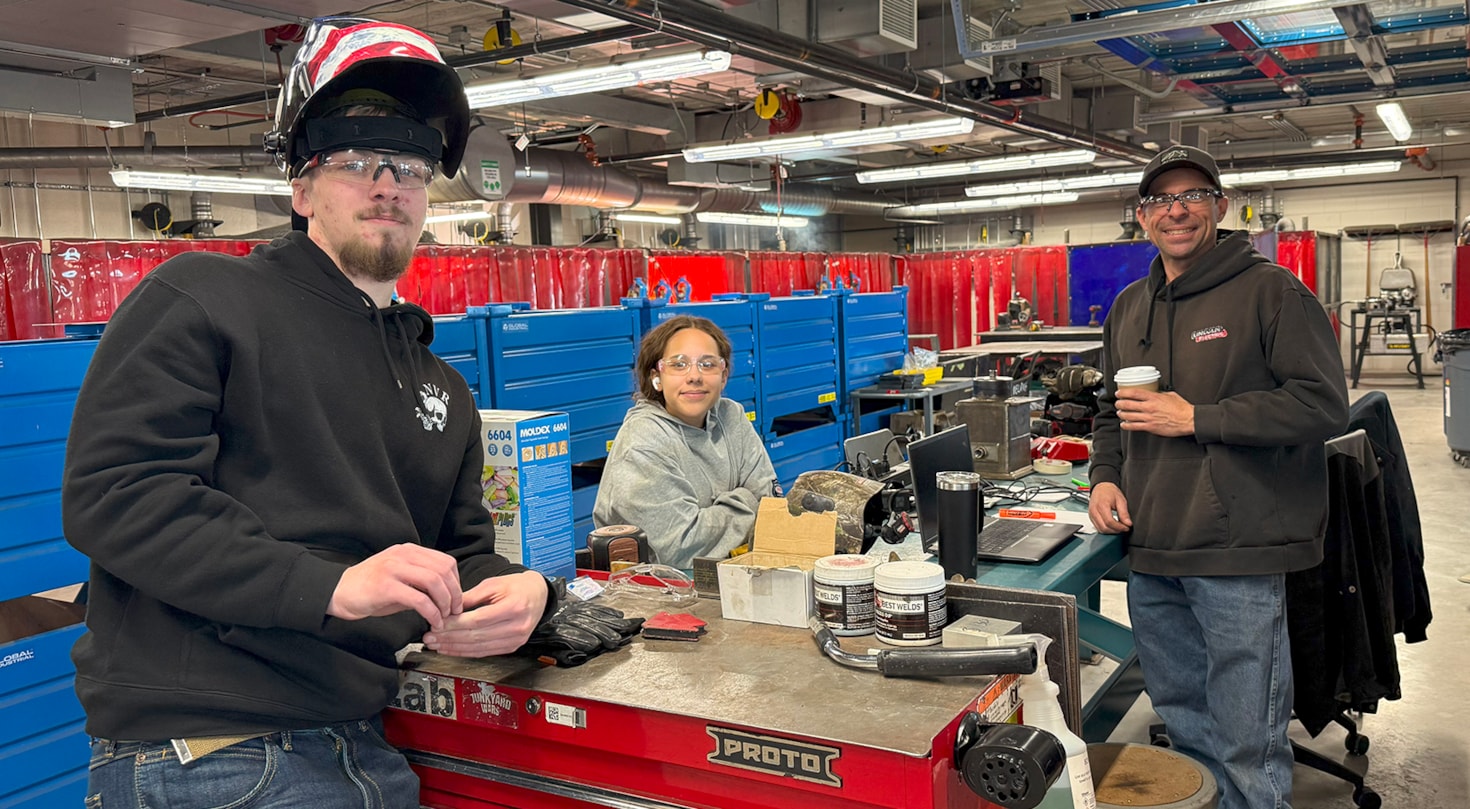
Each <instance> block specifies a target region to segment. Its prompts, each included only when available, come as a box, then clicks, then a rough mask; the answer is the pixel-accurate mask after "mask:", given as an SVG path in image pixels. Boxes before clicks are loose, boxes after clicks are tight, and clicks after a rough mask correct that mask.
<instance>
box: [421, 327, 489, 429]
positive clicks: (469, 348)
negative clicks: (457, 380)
mask: <svg viewBox="0 0 1470 809" xmlns="http://www.w3.org/2000/svg"><path fill="white" fill-rule="evenodd" d="M430 349H431V350H432V351H433V352H434V354H435V355H436V356H438V357H439V358H440V359H442V360H444V361H445V362H447V363H449V366H450V367H451V368H453V369H454V370H456V371H459V372H460V374H461V375H463V376H464V378H465V381H466V382H468V383H469V385H470V395H471V396H473V397H474V398H475V407H478V408H488V407H490V356H489V353H490V352H489V344H488V341H487V340H486V338H485V319H484V318H476V317H466V316H465V315H455V316H451V317H436V318H434V342H433V344H432V345H430Z"/></svg>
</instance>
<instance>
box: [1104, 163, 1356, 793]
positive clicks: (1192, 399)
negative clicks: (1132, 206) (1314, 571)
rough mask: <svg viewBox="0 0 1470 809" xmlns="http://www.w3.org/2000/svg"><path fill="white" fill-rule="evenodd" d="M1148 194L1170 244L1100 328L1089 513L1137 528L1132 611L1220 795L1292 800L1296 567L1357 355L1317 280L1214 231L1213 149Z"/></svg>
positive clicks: (1155, 236)
mask: <svg viewBox="0 0 1470 809" xmlns="http://www.w3.org/2000/svg"><path fill="white" fill-rule="evenodd" d="M1138 193H1139V197H1140V201H1139V205H1138V210H1137V218H1138V221H1139V223H1140V224H1141V225H1142V226H1143V228H1144V231H1145V232H1146V233H1147V234H1148V237H1149V240H1150V241H1151V242H1153V243H1154V245H1155V246H1156V247H1158V248H1159V256H1158V258H1156V259H1154V262H1153V265H1152V266H1151V267H1150V269H1149V275H1148V277H1147V278H1144V279H1141V280H1139V281H1136V282H1134V283H1133V284H1131V285H1129V286H1128V287H1127V288H1126V289H1124V290H1123V291H1122V292H1121V293H1119V295H1118V298H1117V300H1116V301H1114V303H1113V307H1112V309H1111V310H1110V311H1109V313H1108V317H1107V322H1106V323H1104V325H1103V342H1104V345H1105V347H1106V351H1107V358H1106V364H1105V368H1106V370H1107V373H1108V375H1109V379H1108V382H1107V387H1106V391H1105V393H1104V394H1103V395H1102V396H1101V397H1100V398H1099V403H1100V405H1101V412H1100V413H1099V414H1098V417H1097V420H1096V425H1095V431H1094V436H1093V439H1094V445H1093V456H1092V471H1091V477H1092V501H1091V505H1090V507H1089V513H1090V515H1091V517H1092V521H1093V523H1094V524H1095V525H1097V527H1098V528H1099V529H1100V530H1103V531H1107V532H1110V533H1123V534H1127V542H1128V555H1129V563H1130V566H1131V568H1132V574H1131V575H1130V577H1129V580H1128V611H1129V617H1130V620H1131V622H1132V625H1133V633H1134V640H1135V642H1136V644H1137V648H1138V657H1139V661H1140V662H1141V663H1142V665H1143V674H1144V682H1145V685H1146V688H1147V690H1148V693H1149V697H1150V698H1151V700H1152V702H1153V706H1154V710H1156V711H1157V712H1158V714H1159V716H1160V717H1161V718H1162V719H1163V720H1164V722H1165V724H1166V725H1167V727H1168V731H1169V735H1170V739H1171V740H1172V741H1173V743H1174V744H1175V746H1176V747H1177V748H1178V749H1179V750H1180V751H1182V752H1184V753H1186V754H1188V755H1190V756H1193V757H1194V758H1196V759H1198V760H1199V761H1200V762H1201V763H1203V764H1205V765H1206V766H1207V767H1209V769H1210V771H1211V772H1212V773H1213V774H1214V776H1215V780H1216V782H1217V785H1218V787H1219V790H1220V798H1221V799H1220V809H1288V807H1289V806H1290V801H1291V775H1292V754H1291V747H1290V744H1289V743H1288V742H1287V738H1286V726H1287V722H1288V720H1289V719H1290V717H1291V694H1292V675H1291V656H1290V653H1289V646H1288V640H1287V635H1286V620H1285V610H1286V606H1285V574H1286V573H1287V572H1290V571H1294V570H1302V569H1305V568H1310V567H1312V566H1314V565H1316V564H1317V563H1318V562H1320V561H1321V559H1322V537H1323V533H1324V531H1325V528H1326V524H1327V463H1326V454H1325V451H1324V447H1323V442H1324V441H1326V440H1327V439H1328V438H1331V437H1333V436H1335V435H1338V434H1340V433H1341V432H1342V431H1343V429H1344V428H1345V427H1346V425H1347V385H1346V383H1345V381H1344V377H1343V370H1342V358H1341V355H1340V354H1339V352H1338V347H1337V339H1336V334H1335V333H1334V332H1333V329H1332V326H1331V323H1330V322H1329V320H1328V318H1327V314H1326V312H1325V311H1324V310H1323V308H1322V305H1321V304H1320V303H1319V302H1318V301H1317V299H1316V297H1315V296H1314V295H1313V294H1312V292H1311V291H1310V290H1308V289H1307V288H1306V287H1305V286H1303V285H1302V283H1301V282H1300V281H1298V280H1297V279H1296V278H1295V277H1293V276H1292V275H1291V273H1290V272H1288V271H1287V270H1286V269H1284V268H1282V267H1279V266H1277V265H1274V264H1271V263H1270V262H1269V261H1267V260H1266V258H1265V257H1264V256H1262V255H1260V254H1259V253H1257V252H1256V251H1255V250H1254V249H1252V247H1251V243H1250V239H1249V238H1248V236H1247V234H1245V233H1243V232H1231V231H1217V230H1216V225H1217V224H1218V223H1219V222H1220V221H1221V220H1222V219H1223V218H1224V216H1225V212H1226V209H1227V207H1228V202H1227V200H1226V198H1225V195H1224V193H1223V189H1222V187H1221V185H1220V173H1219V169H1218V168H1217V167H1216V165H1215V161H1214V159H1213V158H1212V157H1210V155H1209V154H1207V153H1205V152H1203V151H1201V150H1199V149H1194V148H1190V147H1172V148H1168V149H1165V150H1163V151H1162V152H1160V153H1159V154H1158V155H1156V156H1155V157H1154V159H1153V160H1152V161H1150V162H1149V164H1148V166H1147V167H1145V169H1144V173H1143V179H1142V181H1141V182H1140V183H1139V187H1138ZM1136 365H1152V366H1154V367H1156V368H1158V369H1159V370H1160V372H1161V379H1160V381H1159V390H1158V391H1157V392H1153V391H1146V390H1141V389H1139V388H1123V389H1119V388H1118V387H1117V386H1116V384H1115V383H1114V381H1113V379H1112V378H1111V376H1112V374H1113V373H1114V372H1116V371H1117V370H1118V369H1120V368H1125V367H1129V366H1136Z"/></svg>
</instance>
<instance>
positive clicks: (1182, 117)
mask: <svg viewBox="0 0 1470 809" xmlns="http://www.w3.org/2000/svg"><path fill="white" fill-rule="evenodd" d="M1466 92H1470V81H1460V82H1456V83H1453V84H1449V83H1447V84H1440V85H1432V86H1423V87H1400V88H1399V89H1398V90H1397V91H1396V92H1395V93H1394V94H1393V97H1394V98H1398V99H1405V98H1418V97H1421V96H1438V95H1450V94H1457V93H1466ZM1383 98H1384V95H1383V91H1381V90H1370V91H1364V92H1356V93H1344V94H1342V95H1335V96H1320V95H1319V96H1313V97H1312V98H1309V99H1306V100H1305V101H1303V102H1301V103H1299V104H1297V105H1296V106H1293V107H1286V110H1287V111H1290V110H1293V109H1301V108H1304V107H1311V108H1312V109H1324V108H1327V107H1341V106H1345V105H1347V104H1362V103H1365V102H1373V101H1382V100H1383ZM1287 103H1289V102H1283V101H1282V100H1280V99H1272V100H1267V101H1251V102H1247V103H1242V104H1230V105H1228V106H1227V107H1226V108H1225V109H1212V108H1209V109H1192V110H1170V111H1168V112H1155V113H1144V114H1143V115H1140V116H1138V122H1139V123H1141V124H1143V125H1145V126H1147V125H1149V124H1161V123H1167V122H1169V121H1190V120H1194V119H1197V118H1210V119H1215V118H1231V117H1234V116H1237V115H1259V114H1261V113H1263V112H1276V111H1278V110H1281V109H1282V108H1283V105H1284V104H1287Z"/></svg>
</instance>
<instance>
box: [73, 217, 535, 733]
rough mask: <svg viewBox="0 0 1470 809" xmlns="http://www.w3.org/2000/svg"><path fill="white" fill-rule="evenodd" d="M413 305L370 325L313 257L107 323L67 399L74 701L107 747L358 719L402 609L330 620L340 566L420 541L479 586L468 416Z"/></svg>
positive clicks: (358, 298) (479, 534)
mask: <svg viewBox="0 0 1470 809" xmlns="http://www.w3.org/2000/svg"><path fill="white" fill-rule="evenodd" d="M432 337H433V321H432V320H431V319H430V318H429V316H428V314H427V313H425V312H424V311H423V310H422V309H420V308H418V307H417V306H413V305H411V304H397V305H393V306H389V307H387V308H384V309H379V308H378V307H377V306H375V305H374V304H373V303H372V301H371V300H370V299H369V298H367V296H365V295H364V294H363V293H362V292H360V291H359V290H358V289H357V288H356V287H354V286H353V285H352V283H351V282H350V281H349V280H348V279H347V277H346V276H344V275H343V274H342V272H341V271H340V270H338V269H337V267H336V265H335V264H333V262H332V260H331V259H330V258H329V257H328V256H327V255H326V254H325V253H324V252H322V250H321V249H320V248H318V247H317V246H316V245H315V244H314V243H312V242H311V241H310V240H309V239H307V238H306V236H305V235H304V234H301V233H293V234H291V235H288V236H286V237H284V238H281V239H278V240H276V241H274V242H272V243H271V244H269V245H264V246H261V247H258V248H256V249H255V251H254V252H252V253H251V254H250V255H249V256H248V257H245V258H233V257H228V256H223V255H219V254H213V253H189V254H185V255H183V256H180V257H177V258H174V259H172V260H170V261H168V262H167V263H165V264H164V265H162V266H160V267H159V268H158V269H157V270H156V271H154V272H153V273H152V274H150V275H149V276H148V277H147V278H145V279H144V280H143V282H142V283H141V284H140V285H139V286H138V288H137V289H136V290H135V291H134V292H133V294H132V295H130V296H129V297H128V298H127V300H126V301H124V302H123V304H122V305H121V306H119V307H118V310H117V313H116V314H115V315H114V316H113V318H112V320H111V321H110V322H109V323H108V325H107V329H106V331H105V333H104V335H103V337H102V340H101V343H100V344H99V345H98V347H97V351H96V354H95V356H94V357H93V359H92V363H91V366H90V368H89V369H88V372H87V377H86V380H85V382H84V383H83V385H82V389H81V394H80V396H79V397H78V399H77V406H76V412H75V416H74V418H73V421H72V428H71V435H70V437H69V439H68V441H67V457H66V472H65V481H64V484H63V489H62V511H63V524H64V528H65V531H66V537H67V539H68V541H70V542H71V544H72V545H74V546H75V547H76V548H77V549H78V550H80V551H82V552H83V553H85V554H86V555H87V556H89V557H91V560H92V566H91V579H90V581H91V584H90V592H89V602H88V607H87V628H88V631H87V633H86V634H84V635H83V636H82V637H81V639H80V640H78V642H77V644H76V647H75V649H74V650H73V653H72V656H73V658H74V660H75V662H76V667H77V679H76V687H77V693H78V695H79V696H80V698H81V702H82V705H83V706H84V707H85V709H86V713H87V732H88V733H89V734H91V735H93V736H100V737H103V738H111V739H137V740H163V739H169V738H178V737H193V736H214V735H235V734H246V733H265V732H271V731H277V730H287V729H297V728H306V727H317V726H321V725H326V724H333V723H337V722H343V721H351V720H357V719H364V718H368V717H370V716H373V715H375V714H377V713H378V712H379V711H381V710H382V709H383V708H384V707H385V706H386V705H387V704H388V702H389V700H390V699H391V698H392V697H393V696H394V694H395V693H396V690H397V687H398V673H397V666H396V664H395V659H394V653H395V651H397V650H398V649H400V648H401V647H403V646H404V645H405V644H408V643H411V642H414V641H417V640H418V639H419V638H420V637H421V636H422V634H423V633H424V632H425V631H427V629H428V626H427V623H426V622H425V621H424V620H423V619H422V618H421V617H419V615H418V614H417V613H415V612H412V611H404V612H400V613H398V614H395V615H391V616H387V617H382V618H369V619H365V620H359V621H346V620H341V619H337V618H331V617H327V615H326V609H327V604H328V602H329V600H330V599H331V596H332V592H333V590H334V589H335V588H336V585H337V582H338V580H339V579H340V578H341V576H342V573H343V571H344V570H346V569H347V567H348V566H350V565H352V564H355V563H357V562H359V561H362V560H363V559H366V558H367V557H369V556H372V555H373V554H375V553H377V552H379V551H381V550H384V549H385V548H388V547H390V546H392V545H396V544H400V543H405V542H414V543H419V544H421V545H424V546H427V547H430V548H436V549H439V550H442V551H445V552H447V553H449V554H451V555H453V556H455V557H456V558H458V559H459V560H460V565H459V568H460V571H459V572H460V581H461V584H462V586H463V588H464V589H466V590H468V589H469V588H471V587H473V586H474V585H475V584H477V583H479V582H480V581H482V580H483V579H485V578H487V577H490V576H495V575H501V574H505V573H511V572H516V571H518V570H520V569H521V568H519V567H517V566H515V565H512V564H511V563H509V562H508V561H507V560H506V559H505V558H504V557H501V556H497V555H495V554H494V553H493V551H494V544H495V535H494V530H493V528H492V526H491V524H490V517H489V514H488V512H487V511H486V510H485V508H484V507H483V505H482V504H481V488H480V476H481V471H482V468H483V455H482V450H481V447H480V438H479V428H480V420H479V414H478V412H477V411H476V409H475V405H474V403H473V402H472V400H471V398H470V392H469V388H468V386H467V385H466V383H465V380H464V378H463V377H462V376H460V375H459V373H457V372H456V371H454V370H453V369H452V368H450V367H449V366H448V365H446V364H445V363H444V362H443V361H441V360H440V359H439V358H437V357H435V356H434V355H433V354H432V353H430V351H429V348H428V346H429V342H430V340H431V339H432Z"/></svg>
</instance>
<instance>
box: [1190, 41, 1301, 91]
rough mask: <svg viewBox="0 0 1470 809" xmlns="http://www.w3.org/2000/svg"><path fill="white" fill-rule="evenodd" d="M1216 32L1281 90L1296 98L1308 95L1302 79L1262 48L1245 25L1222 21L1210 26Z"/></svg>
mask: <svg viewBox="0 0 1470 809" xmlns="http://www.w3.org/2000/svg"><path fill="white" fill-rule="evenodd" d="M1210 27H1211V28H1213V29H1214V31H1215V33H1217V34H1219V35H1220V37H1221V38H1222V39H1224V40H1225V41H1226V42H1227V43H1229V44H1230V47H1232V48H1234V49H1236V50H1237V51H1240V52H1241V53H1242V54H1244V55H1245V58H1247V59H1249V60H1250V63H1251V64H1253V65H1255V66H1256V70H1259V71H1261V75H1263V76H1265V77H1266V78H1268V79H1270V80H1271V81H1273V82H1276V86H1277V87H1279V88H1281V92H1283V93H1285V94H1287V95H1288V96H1291V97H1292V98H1296V99H1304V98H1306V97H1307V95H1308V94H1307V91H1306V88H1305V87H1303V86H1302V83H1301V80H1300V79H1298V78H1297V77H1296V76H1294V75H1292V73H1291V71H1290V70H1289V69H1287V67H1286V65H1285V64H1284V63H1283V62H1282V61H1281V60H1280V59H1278V58H1276V55H1275V54H1274V53H1272V52H1271V51H1269V50H1267V49H1265V48H1262V47H1261V44H1260V43H1259V42H1257V41H1256V38H1255V37H1253V36H1251V34H1250V32H1249V31H1247V30H1245V26H1243V25H1241V24H1240V23H1238V22H1222V23H1217V24H1215V25H1212V26H1210Z"/></svg>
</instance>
